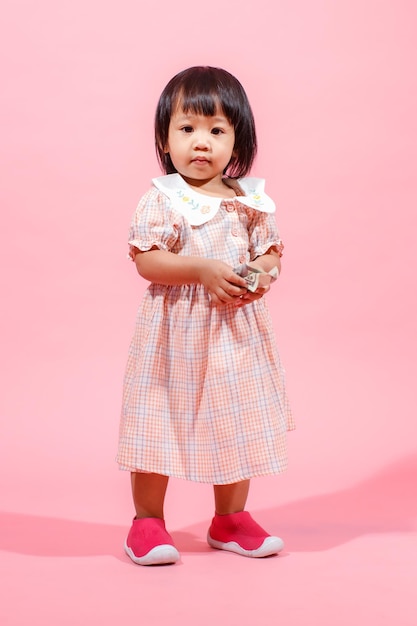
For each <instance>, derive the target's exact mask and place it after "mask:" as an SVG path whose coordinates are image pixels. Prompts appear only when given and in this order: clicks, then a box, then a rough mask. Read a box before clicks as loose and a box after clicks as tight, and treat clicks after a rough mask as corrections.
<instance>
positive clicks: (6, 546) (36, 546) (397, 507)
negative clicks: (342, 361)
mask: <svg viewBox="0 0 417 626" xmlns="http://www.w3.org/2000/svg"><path fill="white" fill-rule="evenodd" d="M416 484H417V454H416V455H414V456H410V457H407V458H405V459H402V460H401V461H399V462H397V463H395V464H393V465H391V466H389V467H387V468H386V469H384V470H383V471H381V472H379V473H377V474H375V475H374V476H372V477H370V478H369V479H367V480H364V481H362V482H360V483H357V484H355V485H353V486H352V487H350V488H349V489H344V490H342V491H338V492H334V493H328V494H324V495H319V496H312V497H310V498H305V499H303V500H299V501H296V502H290V503H287V504H284V505H282V506H278V507H274V508H273V509H266V510H263V511H258V512H257V519H258V520H259V522H260V523H261V524H262V525H264V526H265V527H266V528H267V529H268V531H269V532H270V533H271V534H277V535H280V536H281V537H283V538H284V540H285V544H286V547H287V549H288V551H289V552H314V551H322V550H329V549H331V548H334V547H336V546H338V545H341V544H343V543H346V542H348V541H351V540H352V539H355V538H357V537H360V536H362V535H366V534H374V533H389V532H415V531H417V497H416ZM207 524H208V520H206V521H204V522H201V523H198V524H194V525H192V526H189V527H186V528H183V529H181V530H178V531H174V532H172V536H173V538H174V540H175V543H176V545H177V547H178V549H179V551H180V552H184V553H186V552H187V553H203V552H208V551H210V548H209V547H208V545H207V544H206V542H205V535H206V532H207ZM126 530H127V529H126V527H124V526H115V525H109V524H99V523H89V522H77V521H71V520H65V519H55V518H48V517H39V516H32V515H24V514H17V513H6V512H0V550H5V551H8V552H16V553H19V554H26V555H32V556H55V557H57V556H72V557H74V556H105V555H111V556H115V557H116V558H122V555H123V551H122V548H121V546H122V545H123V542H124V539H125V535H126Z"/></svg>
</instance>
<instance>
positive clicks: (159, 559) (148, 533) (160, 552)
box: [124, 517, 180, 565]
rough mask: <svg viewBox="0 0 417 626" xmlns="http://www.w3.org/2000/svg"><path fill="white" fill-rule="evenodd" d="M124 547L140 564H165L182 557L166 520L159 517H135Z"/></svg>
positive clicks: (133, 559) (135, 561) (174, 561)
mask: <svg viewBox="0 0 417 626" xmlns="http://www.w3.org/2000/svg"><path fill="white" fill-rule="evenodd" d="M124 548H125V552H126V554H127V555H128V556H129V557H130V558H131V559H132V561H133V562H134V563H137V564H138V565H164V564H168V563H176V562H177V561H178V559H179V558H180V555H179V552H178V550H177V549H176V547H175V546H174V542H173V540H172V537H171V535H170V534H169V533H168V532H167V530H166V528H165V522H164V520H163V519H159V518H157V517H145V518H143V519H134V520H133V524H132V527H131V529H130V531H129V534H128V536H127V539H126V541H125V546H124Z"/></svg>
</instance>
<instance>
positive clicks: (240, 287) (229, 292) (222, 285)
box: [200, 259, 247, 306]
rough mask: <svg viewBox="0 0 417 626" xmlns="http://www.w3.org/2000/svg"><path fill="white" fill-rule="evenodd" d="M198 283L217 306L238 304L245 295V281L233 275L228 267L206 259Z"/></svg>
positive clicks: (221, 262) (220, 262)
mask: <svg viewBox="0 0 417 626" xmlns="http://www.w3.org/2000/svg"><path fill="white" fill-rule="evenodd" d="M200 282H201V284H202V285H204V287H205V288H206V289H207V291H208V293H209V295H210V298H211V301H212V303H213V304H215V305H217V306H223V305H226V304H230V303H232V302H240V297H241V296H244V295H245V294H246V293H247V289H246V282H245V279H244V278H242V277H241V276H238V275H237V274H235V273H234V271H233V269H232V268H231V267H230V266H229V265H227V264H226V263H223V261H217V260H215V259H206V261H205V263H204V264H203V266H202V268H201V271H200Z"/></svg>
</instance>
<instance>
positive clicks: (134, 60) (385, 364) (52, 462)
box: [0, 0, 417, 626]
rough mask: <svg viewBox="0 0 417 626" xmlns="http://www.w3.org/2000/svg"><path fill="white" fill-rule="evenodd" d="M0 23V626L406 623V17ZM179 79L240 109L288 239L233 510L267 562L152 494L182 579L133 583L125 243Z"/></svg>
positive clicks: (216, 7)
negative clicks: (256, 472)
mask: <svg viewBox="0 0 417 626" xmlns="http://www.w3.org/2000/svg"><path fill="white" fill-rule="evenodd" d="M3 5H4V8H3V11H2V22H3V26H4V33H3V35H2V37H1V39H0V42H1V43H0V45H1V46H2V48H3V50H2V62H3V63H4V67H3V71H2V77H3V79H2V98H1V102H2V114H1V119H2V123H3V124H2V126H3V130H2V139H1V159H2V163H1V172H2V184H1V190H0V193H1V206H2V217H3V223H2V229H1V247H0V253H1V293H2V307H1V314H2V324H1V329H2V338H1V339H2V343H1V345H2V360H3V365H2V378H3V381H2V382H3V385H2V393H1V400H0V402H1V426H0V429H1V430H0V441H1V454H0V469H1V472H0V481H1V483H0V494H1V503H0V509H1V512H0V524H1V528H0V550H1V553H0V574H1V576H2V597H3V599H2V600H1V604H0V620H1V623H2V624H5V625H7V626H20V625H23V624H25V625H26V624H27V623H31V624H43V625H44V624H58V625H59V626H61V625H65V626H66V625H67V624H68V626H69V625H71V626H74V624H87V623H89V624H96V623H100V624H106V623H114V621H115V620H116V619H117V620H118V622H120V623H122V622H123V621H125V622H127V621H128V620H129V622H130V623H131V622H132V620H133V619H137V620H138V622H139V623H141V624H159V623H161V624H162V623H166V622H167V620H168V619H169V620H170V622H174V623H182V624H198V625H199V626H200V625H202V626H205V625H206V624H207V625H208V624H212V623H214V621H216V623H219V620H220V622H221V623H225V622H226V621H227V622H228V623H229V624H232V626H233V625H234V624H239V625H242V624H243V625H244V624H252V623H253V621H254V620H257V622H258V623H260V624H267V625H269V624H275V623H277V622H278V621H280V622H281V623H283V624H285V625H286V626H291V625H297V626H298V624H303V625H304V624H306V623H309V624H318V623H320V624H324V626H327V625H329V626H330V625H332V626H333V625H334V624H337V625H338V626H344V625H345V624H349V625H350V624H352V623H356V624H362V623H375V624H378V626H385V625H390V626H391V625H392V624H393V623H396V624H401V625H402V626H408V625H411V624H414V623H415V622H414V619H415V618H414V616H413V614H412V612H411V610H412V608H414V609H415V608H417V607H416V602H415V593H414V587H415V580H416V575H417V569H416V565H415V563H416V558H415V546H416V538H417V520H416V516H417V505H416V501H417V499H416V493H415V484H416V478H417V452H416V434H417V432H416V431H417V426H416V402H415V400H416V397H415V396H416V392H415V389H416V382H415V379H416V365H415V355H416V347H417V346H416V318H417V311H416V279H415V276H416V269H417V267H416V265H417V263H416V252H415V230H416V227H417V216H416V206H417V203H416V201H417V193H416V191H417V185H416V177H415V170H416V156H417V155H416V118H417V116H416V111H417V89H416V87H417V78H416V33H415V24H416V19H417V9H416V5H415V3H414V2H412V1H411V0H409V1H405V0H398V1H397V2H390V1H388V0H381V1H377V0H361V1H358V0H349V1H348V0H339V1H334V2H332V1H330V0H327V1H326V0H321V1H316V2H309V1H308V0H280V1H279V2H272V1H271V0H270V1H269V2H268V1H267V0H259V1H258V2H256V3H254V4H253V5H252V4H247V3H243V2H236V0H231V1H230V2H227V3H224V4H222V3H219V2H216V1H214V2H212V3H211V4H210V5H207V4H203V5H201V4H198V5H196V4H195V3H187V2H185V1H184V0H178V2H176V3H175V4H173V3H172V2H167V1H166V0H161V2H159V3H157V4H152V3H144V4H142V3H139V2H135V1H133V0H119V2H114V3H113V2H106V1H104V2H103V1H102V2H98V0H90V1H87V2H81V1H80V0H72V2H68V1H67V0H64V1H63V2H52V1H51V0H43V1H41V2H34V1H30V0H24V1H22V0H13V1H12V0H6V2H4V3H3ZM197 64H210V65H217V66H221V67H225V68H226V69H228V70H229V71H231V72H232V73H234V74H236V75H237V77H238V78H239V79H240V80H241V82H242V83H243V85H244V86H245V88H246V90H247V92H248V95H249V97H250V100H251V102H252V105H253V109H254V113H255V117H256V119H257V127H258V134H259V144H260V153H259V157H258V160H257V162H256V166H255V169H254V174H255V175H259V176H262V177H265V178H266V179H267V191H268V192H269V193H270V195H272V196H273V197H274V198H275V200H276V202H277V204H278V214H277V220H278V223H279V225H280V230H281V234H282V237H283V239H284V241H285V244H286V250H285V256H284V259H283V260H284V267H283V273H282V277H281V279H280V284H279V285H277V286H276V287H274V292H273V293H272V294H271V295H270V297H269V299H270V305H271V308H272V311H273V317H274V323H275V325H276V330H277V339H278V344H279V347H280V351H281V354H282V357H283V360H284V362H285V364H286V369H287V374H288V382H289V390H290V394H291V397H292V404H293V409H294V413H295V417H296V419H297V424H298V429H297V430H296V431H295V432H294V433H292V434H291V435H290V470H289V471H288V472H287V473H286V474H285V475H284V476H279V477H272V478H267V479H262V480H257V481H253V485H252V492H251V496H250V502H249V508H250V509H251V510H252V512H254V514H255V515H256V517H257V519H258V520H259V521H260V522H261V523H263V524H264V525H265V526H267V527H268V529H269V530H270V531H271V532H274V533H278V534H281V535H282V536H283V538H284V540H285V541H286V552H285V553H284V554H283V555H282V557H279V558H278V559H268V560H266V561H251V560H249V559H248V560H246V559H239V558H238V557H235V556H234V555H228V554H222V553H217V552H211V551H209V549H208V548H207V547H206V545H205V543H204V536H205V532H206V527H207V524H208V521H209V519H210V516H211V515H212V508H213V505H212V497H211V490H210V488H209V487H207V486H202V485H196V484H191V483H183V482H180V481H172V483H171V488H170V491H169V494H168V499H167V511H166V512H167V521H168V526H169V528H170V529H171V530H172V531H173V535H174V537H175V539H176V541H177V544H178V547H179V549H180V550H181V552H182V557H183V558H182V564H181V565H178V566H176V567H174V568H156V569H146V568H139V567H134V566H133V565H131V564H130V563H129V562H128V560H127V558H125V556H124V554H123V551H122V543H123V539H124V534H125V531H126V529H127V527H128V526H129V523H130V518H131V516H132V506H131V501H130V493H129V485H128V475H127V474H125V473H122V472H119V471H118V470H117V467H116V465H115V462H114V456H115V450H116V443H117V429H118V418H119V405H120V397H121V384H122V376H123V370H124V364H125V359H126V354H127V347H128V342H129V340H130V336H131V334H132V331H133V323H134V317H135V313H136V307H137V304H138V301H139V299H140V296H141V293H142V292H143V290H144V289H145V287H146V284H145V283H144V282H143V281H141V280H140V279H139V278H138V277H137V275H136V274H135V270H134V267H133V265H130V264H129V263H128V261H127V260H126V259H125V255H126V237H127V229H128V224H129V221H130V217H131V215H132V212H133V210H134V208H135V205H136V203H137V200H138V199H139V197H140V195H141V194H142V193H143V192H144V191H145V190H146V189H147V187H148V185H149V181H150V179H151V178H152V177H153V176H155V175H158V173H159V169H158V166H157V163H156V158H155V156H154V149H153V129H152V124H153V113H154V108H155V105H156V101H157V98H158V96H159V93H160V91H161V90H162V88H163V86H164V85H165V83H166V82H167V81H168V80H169V78H171V76H172V75H173V74H175V73H176V72H177V71H179V70H181V69H183V68H185V67H188V66H190V65H197ZM413 552H414V555H413ZM287 557H288V558H287ZM222 617H223V618H224V619H223V621H222Z"/></svg>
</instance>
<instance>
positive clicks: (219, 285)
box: [135, 248, 247, 305]
mask: <svg viewBox="0 0 417 626" xmlns="http://www.w3.org/2000/svg"><path fill="white" fill-rule="evenodd" d="M135 264H136V268H137V270H138V272H139V274H140V275H141V276H142V277H143V278H146V280H149V281H151V282H153V283H158V284H160V285H189V284H201V285H203V286H204V287H205V288H206V289H207V291H208V292H209V294H210V297H211V300H212V302H213V304H216V305H222V304H229V303H231V302H233V301H234V300H238V299H239V298H240V296H241V295H243V294H245V293H246V291H247V289H246V283H245V279H244V278H242V277H241V276H238V275H237V274H235V273H234V272H233V269H232V268H231V267H230V266H229V265H227V264H226V263H223V262H222V261H217V260H216V259H206V258H202V257H194V256H179V255H177V254H174V253H172V252H167V251H165V250H159V249H158V248H152V249H151V250H149V251H147V252H139V251H138V252H137V254H136V256H135Z"/></svg>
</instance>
